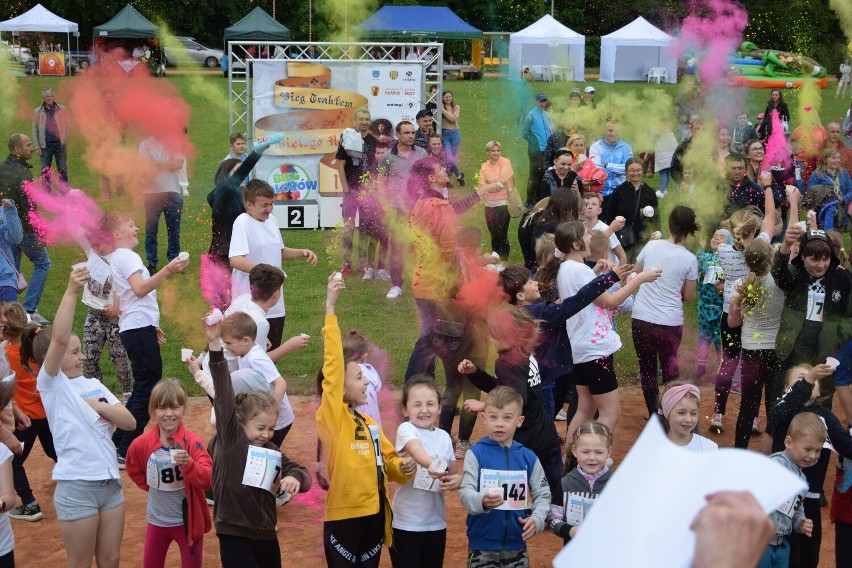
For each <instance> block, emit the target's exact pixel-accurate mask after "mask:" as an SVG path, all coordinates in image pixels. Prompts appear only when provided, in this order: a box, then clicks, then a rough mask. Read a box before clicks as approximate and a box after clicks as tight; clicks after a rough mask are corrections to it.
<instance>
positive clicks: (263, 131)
mask: <svg viewBox="0 0 852 568" xmlns="http://www.w3.org/2000/svg"><path fill="white" fill-rule="evenodd" d="M253 66H254V88H253V91H254V96H253V105H254V106H253V113H254V120H255V123H254V138H255V139H256V140H258V141H263V140H266V139H267V138H269V137H270V136H273V135H275V134H282V135H283V136H284V140H283V141H281V142H280V143H278V144H275V145H273V146H272V147H270V148H269V149H268V150H267V151H266V152H265V153H264V154H263V157H262V158H261V159H260V161H259V162H258V164H257V166H255V170H254V171H255V177H256V178H257V179H263V180H266V181H267V182H269V184H270V185H271V186H272V187H273V188H274V189H275V194H276V199H277V200H291V201H302V200H316V199H317V198H318V193H322V194H327V195H333V194H335V193H339V192H340V187H341V186H340V181H339V174H338V171H337V169H336V168H335V167H334V165H333V163H332V162H333V160H334V153H335V152H336V151H337V145H338V142H339V138H340V134H341V132H343V130H345V129H346V128H349V127H352V126H353V121H354V115H355V111H356V110H357V109H358V108H360V107H367V108H368V109H369V110H370V116H371V117H372V119H373V120H376V119H380V118H384V119H387V120H389V121H390V122H391V124H394V125H395V124H396V123H398V122H399V121H401V120H410V121H412V122H414V117H415V115H416V114H417V111H419V110H420V109H421V108H422V104H421V95H422V82H423V68H422V66H421V65H417V64H397V63H394V62H379V61H327V62H326V61H324V62H322V63H314V62H306V61H277V60H270V61H255V62H254V63H253Z"/></svg>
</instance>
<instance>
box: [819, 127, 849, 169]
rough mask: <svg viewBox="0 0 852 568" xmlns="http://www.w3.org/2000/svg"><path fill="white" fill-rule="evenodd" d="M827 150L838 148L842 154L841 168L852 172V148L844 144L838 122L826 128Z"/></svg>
mask: <svg viewBox="0 0 852 568" xmlns="http://www.w3.org/2000/svg"><path fill="white" fill-rule="evenodd" d="M825 148H837V151H838V152H840V167H842V168H843V169H845V170H846V171H847V172H852V148H849V147H848V146H846V144H844V142H843V131H842V130H841V128H840V125H839V124H838V123H836V122H829V123H828V126H826V127H825Z"/></svg>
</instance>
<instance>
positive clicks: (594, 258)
mask: <svg viewBox="0 0 852 568" xmlns="http://www.w3.org/2000/svg"><path fill="white" fill-rule="evenodd" d="M591 234H592V239H591V240H590V241H589V251H591V254H590V255H589V258H588V259H587V260H586V265H587V266H592V267H593V266H594V265H593V264H592V263H598V262H601V261H607V262H609V260H608V258H609V252H610V248H609V246H610V237H608V236H607V234H606V233H605V232H603V231H598V230H594V231H591ZM652 238H653V237H652ZM618 266H619V267H622V266H624V267H627V268H632V267H633V265H626V264H621V265H618ZM592 270H594V267H593V268H592ZM620 272H623V274H624V275H625V276H626V275H627V272H624V271H620ZM619 290H621V284H620V283H619V282H618V281H616V282H615V283H614V284H613V285H612V286H611V287H610V288H609V290H607V291H608V292H609V293H610V294H615V293H616V292H618V291H619ZM613 311H614V312H615V313H616V314H629V313H630V312H632V311H633V296H627V298H626V299H625V300H624V301H623V302H622V303H621V304H619V306H618V307H617V308H616V309H615V310H613ZM612 325H613V326H615V321H613V322H612Z"/></svg>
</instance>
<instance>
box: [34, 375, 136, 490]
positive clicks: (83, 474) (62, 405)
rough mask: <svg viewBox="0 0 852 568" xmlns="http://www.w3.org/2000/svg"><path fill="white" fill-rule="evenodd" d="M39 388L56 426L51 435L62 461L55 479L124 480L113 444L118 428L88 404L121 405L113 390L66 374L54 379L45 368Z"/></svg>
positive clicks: (84, 378)
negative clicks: (115, 431) (97, 401)
mask: <svg viewBox="0 0 852 568" xmlns="http://www.w3.org/2000/svg"><path fill="white" fill-rule="evenodd" d="M36 386H37V388H38V392H39V394H41V402H42V404H44V411H45V413H46V414H47V421H48V423H50V424H53V425H54V428H51V432H53V445H54V446H55V447H56V456H57V458H58V459H57V461H56V466H55V467H54V468H53V475H52V479H54V480H60V479H61V480H82V481H103V480H106V479H121V476H120V475H119V473H118V461H117V459H116V453H115V444H113V443H112V433H113V431H114V430H115V426H114V425H113V423H112V422H110V421H109V420H107V419H106V418H104V417H103V416H101V415H99V414H98V413H97V412H95V411H94V409H92V407H91V406H89V405H88V404H87V403H86V402H85V401H84V399H85V400H89V399H94V400H100V401H101V402H106V403H107V404H110V405H116V404H119V402H118V399H117V398H115V396H114V395H113V394H112V393H111V392H110V391H109V389H108V388H106V387H105V386H104V385H102V384H101V382H100V381H99V380H97V379H88V378H86V377H77V378H76V379H69V378H68V377H67V376H65V373H63V372H62V371H59V373H58V374H57V375H56V376H55V377H51V376H50V375H48V374H47V371H45V370H44V368H42V369H41V371H39V374H38V378H37V379H36Z"/></svg>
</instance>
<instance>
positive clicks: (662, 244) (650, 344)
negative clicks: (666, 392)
mask: <svg viewBox="0 0 852 568" xmlns="http://www.w3.org/2000/svg"><path fill="white" fill-rule="evenodd" d="M698 230H699V226H698V223H697V222H696V221H695V211H693V210H692V209H690V208H689V207H685V206H683V205H678V206H677V207H675V208H674V209H672V212H671V214H670V215H669V238H668V239H666V240H662V239H657V240H654V241H651V242H649V243H648V244H647V245H645V248H643V249H642V252H640V253H639V256H638V258H637V259H636V267H635V268H636V270H639V271H640V272H641V270H642V268H641V267H643V266H653V267H656V268H659V269H661V270H662V271H663V273H662V276H661V277H660V279H659V280H657V281H655V282H652V283H650V284H648V285H647V286H642V288H640V290H639V293H638V294H636V300H635V302H634V304H633V320H632V323H633V345H634V346H635V347H636V357H637V358H638V359H639V375H640V381H641V383H642V394H644V395H645V404H646V405H647V407H648V416H651V415H652V414H653V413H654V412H655V411H656V410H657V396H658V392H659V389H658V388H657V361H658V360H659V363H660V367H661V368H662V371H663V383H668V382H671V381H673V380H675V379H676V378H677V377H678V375H679V374H680V370H679V369H678V364H677V351H678V349H679V348H680V340H681V337H682V336H683V303H684V302H691V301H692V300H694V299H695V287H696V282H697V281H698V260H697V259H696V258H695V255H694V254H692V253H691V252H689V251H688V250H686V247H684V243H685V242H686V239H687V238H689V237H690V236H691V235H694V234H695V232H696V231H698Z"/></svg>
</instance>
